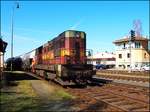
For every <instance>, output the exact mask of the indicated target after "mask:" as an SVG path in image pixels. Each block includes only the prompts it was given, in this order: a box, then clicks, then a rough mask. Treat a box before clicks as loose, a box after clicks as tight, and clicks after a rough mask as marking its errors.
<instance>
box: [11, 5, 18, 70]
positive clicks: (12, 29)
mask: <svg viewBox="0 0 150 112" xmlns="http://www.w3.org/2000/svg"><path fill="white" fill-rule="evenodd" d="M15 8H19V3H18V2H15V3H14V5H13V7H12V17H11V71H12V70H13V39H14V12H15Z"/></svg>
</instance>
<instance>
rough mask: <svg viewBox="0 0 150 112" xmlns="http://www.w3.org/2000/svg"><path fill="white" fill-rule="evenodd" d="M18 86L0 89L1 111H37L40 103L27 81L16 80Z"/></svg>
mask: <svg viewBox="0 0 150 112" xmlns="http://www.w3.org/2000/svg"><path fill="white" fill-rule="evenodd" d="M16 82H17V83H18V86H11V87H7V88H3V89H1V95H0V107H1V109H0V110H1V112H2V111H3V112H10V111H11V112H12V111H15V112H20V111H21V112H26V111H29V110H32V111H38V109H39V108H38V107H39V105H40V103H39V99H38V97H37V95H36V93H35V92H34V91H33V90H32V87H31V86H30V82H29V81H16Z"/></svg>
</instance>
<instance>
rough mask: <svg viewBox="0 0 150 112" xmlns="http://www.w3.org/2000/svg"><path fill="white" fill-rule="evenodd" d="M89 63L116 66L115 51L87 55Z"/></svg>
mask: <svg viewBox="0 0 150 112" xmlns="http://www.w3.org/2000/svg"><path fill="white" fill-rule="evenodd" d="M87 63H88V64H93V65H97V64H104V65H110V66H115V54H114V53H113V52H107V51H106V52H98V53H96V54H95V55H93V56H88V57H87Z"/></svg>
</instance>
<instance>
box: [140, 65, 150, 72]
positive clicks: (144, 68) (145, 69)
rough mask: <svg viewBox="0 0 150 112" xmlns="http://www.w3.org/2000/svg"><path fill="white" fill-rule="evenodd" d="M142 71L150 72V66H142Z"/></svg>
mask: <svg viewBox="0 0 150 112" xmlns="http://www.w3.org/2000/svg"><path fill="white" fill-rule="evenodd" d="M142 69H143V70H144V71H150V65H144V66H142Z"/></svg>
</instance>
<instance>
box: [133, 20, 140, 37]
mask: <svg viewBox="0 0 150 112" xmlns="http://www.w3.org/2000/svg"><path fill="white" fill-rule="evenodd" d="M133 29H134V31H135V36H137V37H142V22H141V21H140V20H139V19H136V20H134V21H133Z"/></svg>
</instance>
